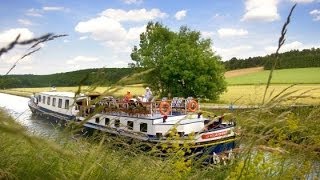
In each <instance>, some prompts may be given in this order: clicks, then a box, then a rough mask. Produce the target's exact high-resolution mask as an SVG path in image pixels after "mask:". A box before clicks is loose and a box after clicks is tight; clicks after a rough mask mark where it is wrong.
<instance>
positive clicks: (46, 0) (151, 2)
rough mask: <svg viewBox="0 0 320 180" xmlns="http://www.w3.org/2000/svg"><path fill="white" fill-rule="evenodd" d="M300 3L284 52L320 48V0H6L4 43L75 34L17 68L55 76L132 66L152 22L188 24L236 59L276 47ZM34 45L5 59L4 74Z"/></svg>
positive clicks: (1, 17)
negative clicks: (135, 51)
mask: <svg viewBox="0 0 320 180" xmlns="http://www.w3.org/2000/svg"><path fill="white" fill-rule="evenodd" d="M294 3H298V6H297V7H296V9H295V11H294V14H293V16H292V22H291V23H290V25H289V31H288V33H287V40H286V44H285V46H284V47H283V49H282V51H288V50H291V49H305V48H311V47H320V41H319V40H320V38H319V37H320V0H201V1H194V0H193V1H192V0H176V1H172V0H171V1H170V0H108V1H102V0H91V1H88V0H75V1H66V0H28V1H26V0H3V1H1V5H0V22H1V27H0V47H4V46H6V45H7V44H8V43H9V42H10V41H12V40H13V39H14V38H15V37H16V36H17V34H19V33H20V34H21V35H22V39H28V38H32V37H38V36H41V35H43V34H45V33H48V32H52V33H55V34H68V35H69V36H67V37H64V38H60V39H56V40H54V41H50V42H47V43H45V44H42V45H41V47H42V49H41V51H39V52H37V53H35V54H33V55H32V56H29V57H28V58H26V59H23V60H22V61H20V62H19V63H18V65H17V67H16V68H15V69H14V70H13V71H12V72H11V74H51V73H59V72H66V71H73V70H78V69H86V68H100V67H127V65H128V63H130V62H132V61H131V59H130V52H131V49H132V47H133V45H138V43H139V34H140V33H141V32H143V31H144V30H145V25H146V24H147V22H148V21H159V22H161V23H162V24H164V25H166V26H168V27H169V28H170V29H172V30H175V31H177V30H178V29H179V27H180V26H182V25H187V26H188V27H189V28H191V29H192V30H197V31H200V32H201V33H202V37H204V38H211V39H212V41H213V47H212V48H213V50H214V51H215V52H216V54H218V55H220V56H221V57H222V60H228V59H230V58H232V57H237V58H247V57H252V56H258V55H260V56H264V55H266V54H270V53H272V52H274V50H275V48H276V45H277V40H278V37H279V34H280V30H281V27H282V25H283V23H284V21H285V19H286V17H287V14H288V12H289V10H290V8H291V6H292V5H293V4H294ZM27 48H28V47H22V46H21V47H20V46H19V47H17V48H15V49H14V50H13V51H11V52H10V53H7V54H5V55H3V56H1V57H0V74H5V73H6V72H7V71H8V70H9V69H10V67H11V66H12V64H13V63H14V62H15V61H16V60H17V59H19V57H21V56H22V55H23V54H24V53H25V52H26V51H27Z"/></svg>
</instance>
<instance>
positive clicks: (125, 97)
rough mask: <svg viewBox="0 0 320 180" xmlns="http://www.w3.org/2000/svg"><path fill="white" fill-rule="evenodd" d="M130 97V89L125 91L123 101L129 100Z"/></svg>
mask: <svg viewBox="0 0 320 180" xmlns="http://www.w3.org/2000/svg"><path fill="white" fill-rule="evenodd" d="M131 98H132V95H131V93H130V91H127V94H126V95H124V98H123V101H125V102H129V101H130V99H131Z"/></svg>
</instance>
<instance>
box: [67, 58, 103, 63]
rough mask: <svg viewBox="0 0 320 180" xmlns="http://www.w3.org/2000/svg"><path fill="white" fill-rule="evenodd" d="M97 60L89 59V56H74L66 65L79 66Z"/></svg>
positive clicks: (96, 59)
mask: <svg viewBox="0 0 320 180" xmlns="http://www.w3.org/2000/svg"><path fill="white" fill-rule="evenodd" d="M98 60H99V58H97V57H89V56H76V57H74V58H73V59H70V60H68V61H67V62H66V63H67V64H75V65H77V64H80V63H87V62H96V61H98Z"/></svg>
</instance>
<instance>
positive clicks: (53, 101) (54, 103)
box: [52, 98, 56, 106]
mask: <svg viewBox="0 0 320 180" xmlns="http://www.w3.org/2000/svg"><path fill="white" fill-rule="evenodd" d="M52 106H56V98H52Z"/></svg>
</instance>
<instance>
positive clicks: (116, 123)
mask: <svg viewBox="0 0 320 180" xmlns="http://www.w3.org/2000/svg"><path fill="white" fill-rule="evenodd" d="M114 126H115V127H117V128H118V127H120V120H119V119H117V120H115V121H114Z"/></svg>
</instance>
